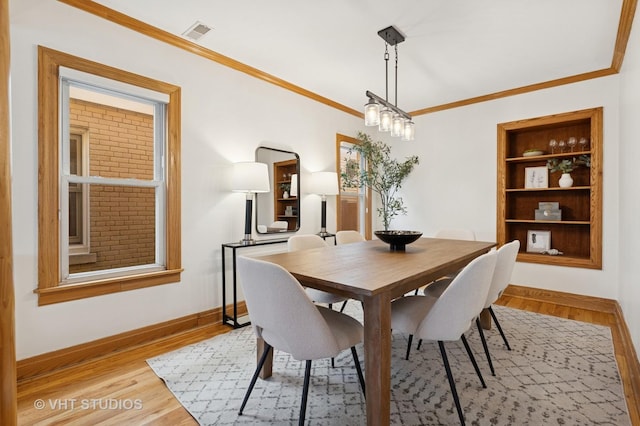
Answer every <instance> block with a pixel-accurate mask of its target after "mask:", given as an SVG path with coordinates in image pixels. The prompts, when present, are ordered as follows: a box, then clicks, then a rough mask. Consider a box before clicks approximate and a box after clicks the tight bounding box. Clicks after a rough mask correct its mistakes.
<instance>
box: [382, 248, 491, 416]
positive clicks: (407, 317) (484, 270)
mask: <svg viewBox="0 0 640 426" xmlns="http://www.w3.org/2000/svg"><path fill="white" fill-rule="evenodd" d="M495 264H496V253H495V251H491V252H489V253H486V254H483V255H482V256H479V257H477V258H475V259H474V260H472V261H471V262H470V263H469V264H468V265H467V266H466V267H464V268H463V269H462V271H460V273H459V274H458V275H456V277H455V278H454V279H453V281H452V282H451V284H450V285H449V286H448V287H447V288H446V290H445V291H444V292H443V293H442V295H441V296H440V297H439V298H434V297H430V296H413V295H412V296H405V297H401V298H399V299H396V300H394V301H393V302H392V303H391V328H392V329H393V330H394V331H399V332H404V333H408V334H409V344H408V347H407V355H406V359H409V351H410V349H411V340H412V338H413V336H414V335H416V336H418V337H419V338H420V339H424V340H434V341H437V342H438V346H439V348H440V354H441V356H442V361H443V363H444V368H445V371H446V373H447V379H448V380H449V386H450V387H451V393H452V394H453V400H454V402H455V405H456V410H457V411H458V417H459V418H460V423H461V424H463V425H464V414H463V412H462V407H461V405H460V399H459V398H458V392H457V391H456V385H455V382H454V380H453V376H452V374H451V368H450V366H449V360H448V358H447V352H446V350H445V346H444V342H445V341H456V340H460V339H462V343H463V344H464V347H465V349H466V351H467V354H468V355H469V359H470V360H471V363H472V364H473V368H474V369H475V371H476V374H477V375H478V377H479V378H480V383H481V384H482V387H484V388H486V387H487V386H486V384H485V382H484V378H483V377H482V373H481V372H480V369H479V368H478V364H477V363H476V360H475V357H474V356H473V352H472V351H471V348H470V347H469V344H468V343H467V339H466V337H465V335H464V333H465V332H466V331H467V330H469V328H470V327H471V324H472V322H473V321H474V320H475V319H476V318H477V317H478V315H480V311H481V310H482V308H483V307H484V302H485V300H486V298H487V294H488V293H489V286H490V285H491V278H492V276H493V271H494V269H495Z"/></svg>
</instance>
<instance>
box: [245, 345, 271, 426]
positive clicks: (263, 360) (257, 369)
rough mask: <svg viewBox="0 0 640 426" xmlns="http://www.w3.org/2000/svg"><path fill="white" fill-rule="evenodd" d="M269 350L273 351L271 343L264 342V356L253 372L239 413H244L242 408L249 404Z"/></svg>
mask: <svg viewBox="0 0 640 426" xmlns="http://www.w3.org/2000/svg"><path fill="white" fill-rule="evenodd" d="M269 351H271V345H269V344H268V343H267V342H265V343H264V352H262V356H261V357H260V361H258V366H257V367H256V371H255V373H253V377H252V378H251V383H249V389H247V393H246V394H245V396H244V400H243V401H242V405H241V406H240V411H238V414H239V415H242V410H244V406H245V405H247V401H248V400H249V395H251V391H253V387H254V386H255V384H256V380H258V375H259V374H260V370H262V367H263V366H264V362H265V361H266V360H267V355H269Z"/></svg>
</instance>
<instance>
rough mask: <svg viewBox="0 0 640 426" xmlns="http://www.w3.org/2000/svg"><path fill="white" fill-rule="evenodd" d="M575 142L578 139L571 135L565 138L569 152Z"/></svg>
mask: <svg viewBox="0 0 640 426" xmlns="http://www.w3.org/2000/svg"><path fill="white" fill-rule="evenodd" d="M577 143H578V140H577V139H576V138H574V137H573V136H571V137H570V138H569V139H567V146H568V147H569V149H570V150H571V152H573V148H574V147H575V146H576V144H577Z"/></svg>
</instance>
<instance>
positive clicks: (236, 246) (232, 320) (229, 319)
mask: <svg viewBox="0 0 640 426" xmlns="http://www.w3.org/2000/svg"><path fill="white" fill-rule="evenodd" d="M288 240H289V239H288V238H275V239H270V240H257V241H256V242H255V243H254V244H249V245H243V244H242V243H240V242H236V243H224V244H222V323H223V324H227V325H230V326H232V327H233V328H241V327H246V326H247V325H249V324H251V322H250V321H247V322H244V323H240V322H239V321H238V297H237V294H238V280H237V274H236V252H237V251H238V250H240V249H243V248H249V247H259V246H266V245H270V244H280V243H286V242H287V241H288ZM226 249H229V250H231V258H232V268H233V316H230V315H227V268H226V257H227V256H226V255H227V252H226Z"/></svg>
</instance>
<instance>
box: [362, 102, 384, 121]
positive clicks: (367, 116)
mask: <svg viewBox="0 0 640 426" xmlns="http://www.w3.org/2000/svg"><path fill="white" fill-rule="evenodd" d="M379 124H380V104H378V103H377V102H376V101H374V100H373V99H370V100H369V102H367V103H366V104H365V106H364V125H365V126H377V125H379Z"/></svg>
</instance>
